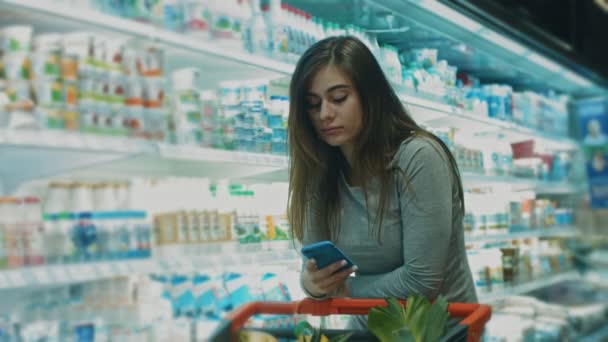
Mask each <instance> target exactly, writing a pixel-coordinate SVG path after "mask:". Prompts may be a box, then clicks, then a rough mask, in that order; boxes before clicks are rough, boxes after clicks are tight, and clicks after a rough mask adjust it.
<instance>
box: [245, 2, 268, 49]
mask: <svg viewBox="0 0 608 342" xmlns="http://www.w3.org/2000/svg"><path fill="white" fill-rule="evenodd" d="M249 3H250V5H251V6H250V7H251V19H250V21H249V25H247V26H248V31H247V32H248V34H247V37H246V39H245V48H246V49H247V51H249V52H251V53H255V54H260V55H263V56H267V57H271V50H270V49H269V46H270V44H269V43H268V33H267V32H268V31H267V28H266V22H265V21H264V16H263V15H262V12H261V9H260V0H251V1H250V2H249Z"/></svg>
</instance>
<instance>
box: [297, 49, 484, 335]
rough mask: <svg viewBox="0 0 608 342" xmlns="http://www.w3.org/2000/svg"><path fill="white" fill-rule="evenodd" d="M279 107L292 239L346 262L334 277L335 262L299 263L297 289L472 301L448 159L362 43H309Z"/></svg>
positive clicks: (457, 193)
mask: <svg viewBox="0 0 608 342" xmlns="http://www.w3.org/2000/svg"><path fill="white" fill-rule="evenodd" d="M290 100H291V106H290V112H289V123H288V124H289V144H290V145H289V148H290V154H291V164H290V174H289V180H290V184H289V199H290V201H289V221H290V225H291V229H292V233H293V236H294V237H295V238H297V239H298V240H299V241H300V242H301V243H302V244H304V245H306V244H310V243H314V242H318V241H323V240H331V241H333V242H334V243H335V244H336V245H337V246H338V247H339V248H340V249H341V250H342V251H344V252H345V254H346V255H348V256H349V257H350V258H351V259H352V260H353V262H354V263H355V264H356V266H355V267H353V268H351V269H347V270H345V271H342V272H339V273H334V272H335V271H336V270H338V269H340V268H341V267H342V264H341V263H340V262H338V263H336V264H334V265H331V266H328V267H326V268H324V269H318V268H317V267H316V266H315V261H314V260H307V261H306V262H305V265H304V268H303V270H302V273H301V283H302V286H303V288H304V290H305V291H306V293H307V294H308V295H309V296H311V297H313V298H326V297H328V296H346V297H365V298H385V297H397V298H407V297H408V295H409V294H411V293H419V294H423V295H425V296H426V297H428V298H429V299H433V298H435V297H437V296H438V295H440V294H441V295H443V296H445V297H446V298H447V300H448V301H452V302H476V301H477V297H476V293H475V287H474V284H473V280H472V276H471V272H470V269H469V265H468V262H467V255H466V252H465V245H464V232H463V227H462V219H463V213H464V200H463V189H462V183H461V180H460V174H459V171H458V167H457V165H456V161H455V160H454V158H453V156H452V155H451V153H450V151H449V150H448V148H447V147H446V145H445V144H444V143H443V142H441V140H439V139H438V138H437V137H435V136H434V135H432V134H431V133H429V132H427V131H425V130H424V129H422V128H421V127H420V126H418V125H417V124H416V123H415V122H414V120H413V119H412V118H411V117H410V116H409V115H408V113H407V112H406V111H405V109H404V107H403V105H402V104H401V101H400V100H399V98H398V97H397V95H396V94H395V92H394V91H393V89H392V87H391V85H390V83H389V82H388V81H387V79H386V77H385V76H384V73H383V72H382V69H381V67H380V65H379V64H378V62H377V61H376V59H375V58H374V55H373V54H372V53H371V51H370V50H369V49H368V48H367V47H366V46H365V44H363V43H362V42H361V41H359V40H357V39H356V38H352V37H332V38H327V39H325V40H322V41H320V42H318V43H316V44H315V45H313V46H312V47H311V48H310V49H309V50H308V51H306V53H304V55H303V56H302V58H301V59H300V61H299V62H298V64H297V66H296V70H295V72H294V74H293V78H292V80H291V85H290ZM353 273H354V276H351V274H353ZM358 323H359V324H358V327H360V328H362V327H364V326H365V325H364V322H362V321H360V320H359V322H358ZM355 327H357V324H355Z"/></svg>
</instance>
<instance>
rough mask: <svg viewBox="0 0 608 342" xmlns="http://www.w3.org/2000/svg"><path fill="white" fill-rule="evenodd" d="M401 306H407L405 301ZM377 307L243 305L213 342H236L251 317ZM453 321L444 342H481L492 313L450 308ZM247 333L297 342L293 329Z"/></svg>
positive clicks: (363, 303)
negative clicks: (295, 341) (266, 334)
mask: <svg viewBox="0 0 608 342" xmlns="http://www.w3.org/2000/svg"><path fill="white" fill-rule="evenodd" d="M402 304H404V305H405V304H406V302H405V301H402ZM376 306H386V301H384V300H382V299H337V298H336V299H327V300H324V301H315V300H312V299H304V300H302V301H299V302H288V303H286V302H253V303H249V304H247V305H244V306H242V307H240V308H238V309H237V310H235V311H234V312H233V313H232V314H230V315H229V316H228V318H227V319H226V320H225V321H223V322H222V323H221V324H220V326H219V327H218V329H216V330H215V332H214V334H213V335H212V337H211V339H210V341H213V342H228V341H237V334H238V332H239V331H240V330H241V329H243V326H244V325H245V323H246V322H247V320H249V318H250V317H252V316H254V315H257V314H274V315H314V316H328V315H367V314H368V313H369V310H370V309H371V308H373V307H376ZM448 311H449V313H450V317H451V319H450V321H449V322H448V328H447V332H446V334H445V335H444V337H443V338H442V341H450V342H451V341H468V342H475V341H479V338H480V336H481V333H482V331H483V327H484V326H485V324H486V322H488V321H489V320H490V316H491V315H492V309H491V308H490V306H488V305H483V304H465V303H450V304H448ZM245 329H246V330H257V331H263V332H266V333H269V334H270V335H272V336H275V337H277V338H292V339H293V338H295V336H294V331H293V329H270V328H257V329H256V328H251V329H248V328H245ZM322 332H323V334H324V335H326V336H327V337H332V336H335V335H337V334H344V333H349V332H353V331H345V330H323V331H322ZM349 341H377V339H376V338H375V337H374V336H373V335H372V334H371V333H369V332H363V331H361V332H353V335H352V336H351V339H349Z"/></svg>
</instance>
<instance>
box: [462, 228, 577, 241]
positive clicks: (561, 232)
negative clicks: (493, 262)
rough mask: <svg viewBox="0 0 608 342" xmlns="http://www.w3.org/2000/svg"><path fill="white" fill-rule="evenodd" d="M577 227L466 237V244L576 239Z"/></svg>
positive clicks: (536, 229)
mask: <svg viewBox="0 0 608 342" xmlns="http://www.w3.org/2000/svg"><path fill="white" fill-rule="evenodd" d="M577 235H578V232H577V231H576V227H575V226H557V227H553V228H535V229H533V230H529V231H522V232H513V233H506V234H486V235H475V236H470V235H469V236H467V235H465V242H466V243H480V242H501V241H509V240H517V239H527V238H551V237H574V236H577Z"/></svg>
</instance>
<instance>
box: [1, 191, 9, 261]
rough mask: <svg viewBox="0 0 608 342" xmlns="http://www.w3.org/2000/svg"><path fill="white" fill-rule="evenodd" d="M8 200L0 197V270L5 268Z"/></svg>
mask: <svg viewBox="0 0 608 342" xmlns="http://www.w3.org/2000/svg"><path fill="white" fill-rule="evenodd" d="M8 209H9V208H8V201H7V199H6V198H4V197H0V270H1V269H5V268H6V256H7V255H6V254H7V249H6V239H5V236H6V230H7V222H6V217H7V215H8V214H7V210H8Z"/></svg>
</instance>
